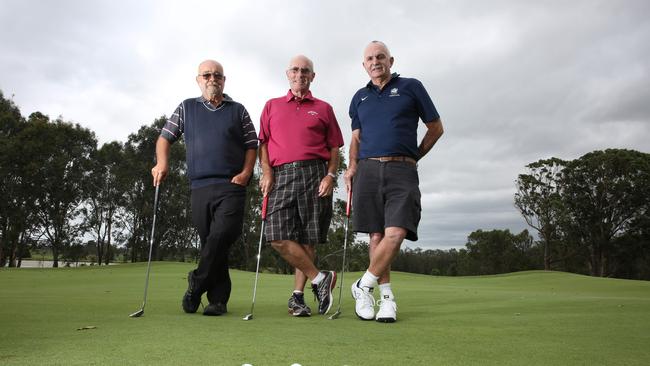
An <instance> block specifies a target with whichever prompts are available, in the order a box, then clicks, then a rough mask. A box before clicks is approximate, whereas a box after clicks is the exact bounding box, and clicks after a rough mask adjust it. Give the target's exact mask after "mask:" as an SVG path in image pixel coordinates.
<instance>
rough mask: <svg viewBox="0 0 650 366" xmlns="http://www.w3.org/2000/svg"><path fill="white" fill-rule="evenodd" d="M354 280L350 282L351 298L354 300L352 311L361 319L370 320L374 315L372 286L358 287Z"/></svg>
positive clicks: (357, 281)
mask: <svg viewBox="0 0 650 366" xmlns="http://www.w3.org/2000/svg"><path fill="white" fill-rule="evenodd" d="M360 281H361V280H360V279H359V280H356V281H354V282H353V283H352V298H353V299H354V300H355V301H356V304H355V306H354V312H355V313H356V314H357V316H358V317H359V319H361V320H372V319H373V318H374V317H375V298H374V297H373V296H372V291H373V290H374V289H373V288H372V287H359V282H360Z"/></svg>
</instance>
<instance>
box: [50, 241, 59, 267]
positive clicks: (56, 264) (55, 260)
mask: <svg viewBox="0 0 650 366" xmlns="http://www.w3.org/2000/svg"><path fill="white" fill-rule="evenodd" d="M53 244H54V243H53ZM52 268H59V250H58V248H57V245H52Z"/></svg>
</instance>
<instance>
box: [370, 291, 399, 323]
mask: <svg viewBox="0 0 650 366" xmlns="http://www.w3.org/2000/svg"><path fill="white" fill-rule="evenodd" d="M377 305H379V311H377V317H376V318H375V320H377V321H378V322H381V323H394V322H395V321H396V320H397V304H396V303H395V299H391V298H389V297H388V296H384V298H383V299H381V300H379V301H377Z"/></svg>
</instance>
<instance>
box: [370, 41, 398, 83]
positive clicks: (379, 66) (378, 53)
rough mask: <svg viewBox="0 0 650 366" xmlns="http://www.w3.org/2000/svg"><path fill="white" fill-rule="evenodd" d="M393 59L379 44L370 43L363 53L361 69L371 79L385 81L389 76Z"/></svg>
mask: <svg viewBox="0 0 650 366" xmlns="http://www.w3.org/2000/svg"><path fill="white" fill-rule="evenodd" d="M392 66H393V57H392V56H391V55H390V52H388V50H387V49H386V47H384V46H383V45H382V44H380V43H371V44H369V45H368V47H366V50H365V51H364V52H363V67H364V69H366V72H367V73H368V76H370V78H371V79H386V78H388V77H389V76H390V68H391V67H392Z"/></svg>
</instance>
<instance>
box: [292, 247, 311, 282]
mask: <svg viewBox="0 0 650 366" xmlns="http://www.w3.org/2000/svg"><path fill="white" fill-rule="evenodd" d="M302 247H303V248H305V251H306V252H307V254H308V255H309V258H310V259H311V262H312V263H314V258H315V257H316V248H315V247H314V246H313V245H309V244H307V245H303V246H302ZM305 283H307V276H306V275H305V274H304V273H303V272H302V271H301V270H299V269H298V268H296V273H295V275H294V283H293V289H294V290H296V291H302V292H304V291H305Z"/></svg>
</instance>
